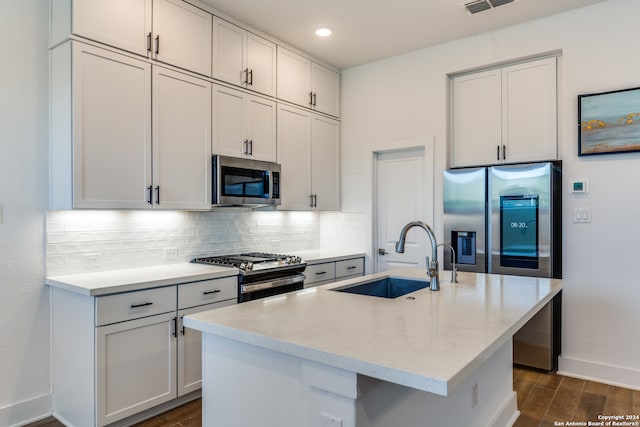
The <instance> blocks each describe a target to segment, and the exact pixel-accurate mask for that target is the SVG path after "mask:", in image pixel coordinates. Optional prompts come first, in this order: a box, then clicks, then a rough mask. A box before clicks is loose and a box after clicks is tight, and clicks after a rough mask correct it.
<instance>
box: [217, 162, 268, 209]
mask: <svg viewBox="0 0 640 427" xmlns="http://www.w3.org/2000/svg"><path fill="white" fill-rule="evenodd" d="M212 162H213V169H212V174H211V175H212V178H213V185H212V186H211V188H212V192H213V194H212V198H211V200H212V202H211V203H212V205H214V206H265V205H272V206H274V205H279V204H280V170H281V167H280V165H279V164H277V163H272V162H263V161H259V160H251V159H242V158H236V157H227V156H218V155H214V156H213V160H212Z"/></svg>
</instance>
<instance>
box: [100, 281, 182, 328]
mask: <svg viewBox="0 0 640 427" xmlns="http://www.w3.org/2000/svg"><path fill="white" fill-rule="evenodd" d="M175 310H176V287H175V286H167V287H164V288H156V289H146V290H144V291H136V292H127V293H123V294H114V295H107V296H103V297H97V298H96V326H102V325H108V324H110V323H116V322H123V321H125V320H133V319H138V318H140V317H147V316H153V315H154V314H161V313H168V312H170V311H175Z"/></svg>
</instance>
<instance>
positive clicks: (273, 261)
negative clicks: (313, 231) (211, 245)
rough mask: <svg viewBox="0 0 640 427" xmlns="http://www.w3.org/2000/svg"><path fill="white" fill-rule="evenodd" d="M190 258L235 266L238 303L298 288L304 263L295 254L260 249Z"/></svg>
mask: <svg viewBox="0 0 640 427" xmlns="http://www.w3.org/2000/svg"><path fill="white" fill-rule="evenodd" d="M191 262H194V263H198V264H209V265H217V266H223V267H235V268H237V269H238V270H239V271H240V275H239V277H238V302H239V303H241V302H246V301H251V300H254V299H258V298H264V297H268V296H272V295H278V294H283V293H286V292H291V291H295V290H300V289H302V287H303V282H304V279H305V275H304V273H303V272H304V270H305V268H306V267H307V263H306V262H304V261H303V260H302V259H301V258H300V257H298V256H292V255H282V254H271V253H263V252H250V253H245V254H237V255H223V256H210V257H201V258H194V259H193V260H191Z"/></svg>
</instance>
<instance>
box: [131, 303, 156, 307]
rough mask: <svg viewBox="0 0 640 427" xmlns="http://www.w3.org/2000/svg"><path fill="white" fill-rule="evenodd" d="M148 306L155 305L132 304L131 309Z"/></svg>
mask: <svg viewBox="0 0 640 427" xmlns="http://www.w3.org/2000/svg"><path fill="white" fill-rule="evenodd" d="M148 305H153V303H152V302H143V303H142V304H131V308H139V307H146V306H148Z"/></svg>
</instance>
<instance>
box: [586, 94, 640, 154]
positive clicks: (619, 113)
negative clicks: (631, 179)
mask: <svg viewBox="0 0 640 427" xmlns="http://www.w3.org/2000/svg"><path fill="white" fill-rule="evenodd" d="M634 151H640V87H635V88H629V89H621V90H614V91H610V92H601V93H591V94H584V95H578V156H591V155H597V154H617V153H629V152H634Z"/></svg>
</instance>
